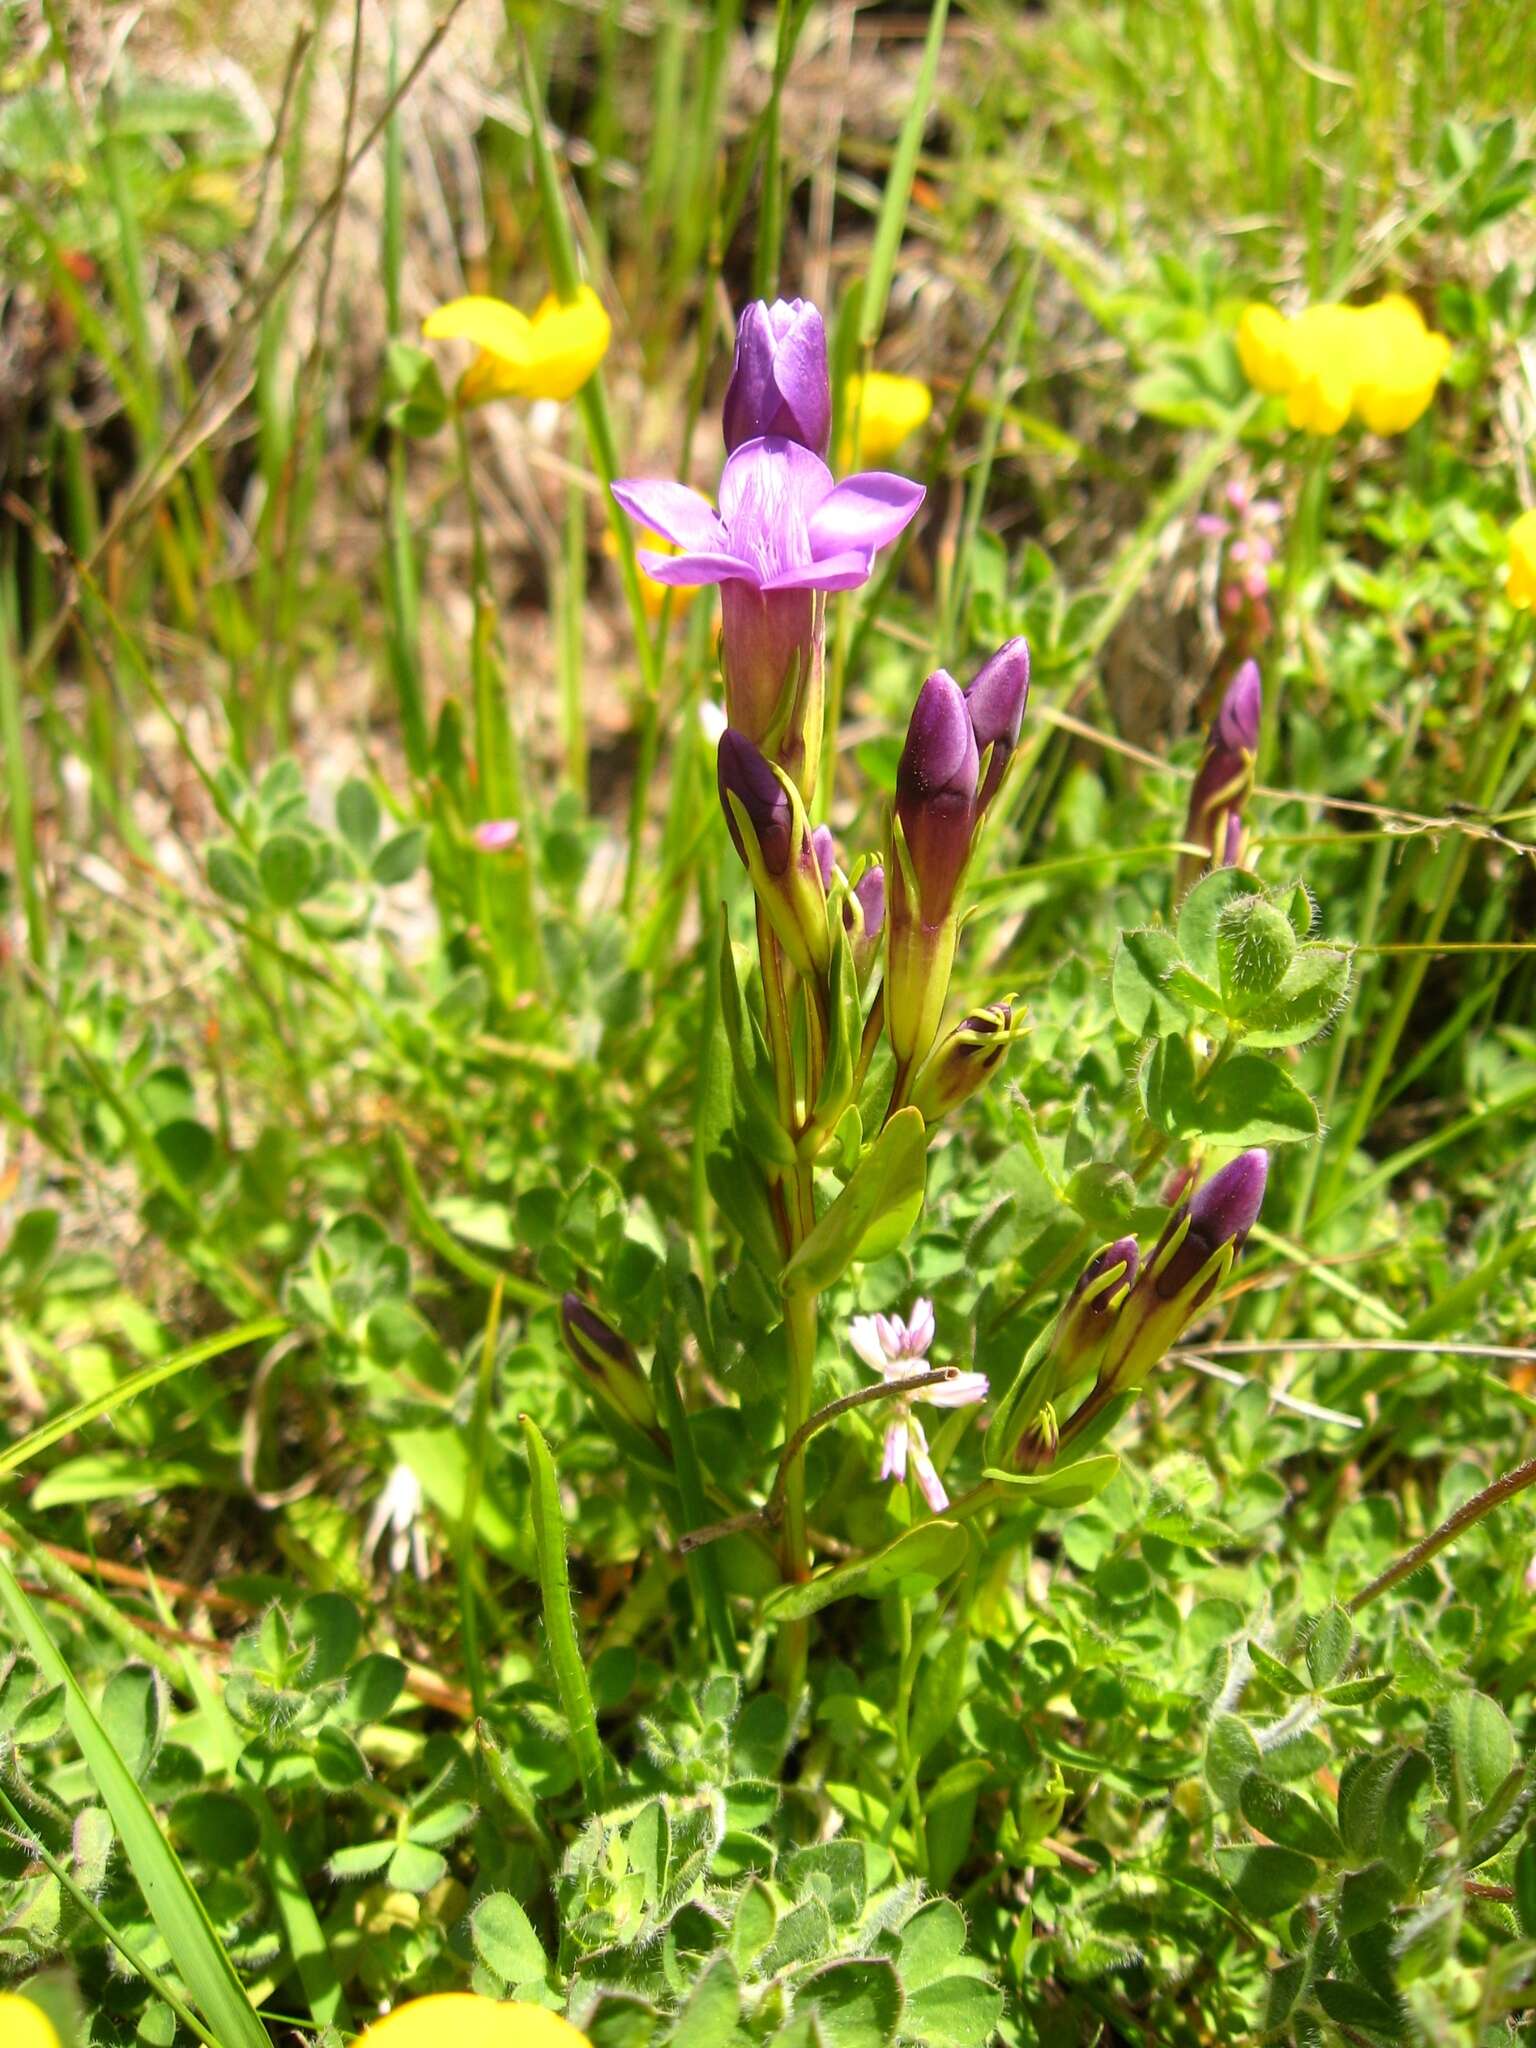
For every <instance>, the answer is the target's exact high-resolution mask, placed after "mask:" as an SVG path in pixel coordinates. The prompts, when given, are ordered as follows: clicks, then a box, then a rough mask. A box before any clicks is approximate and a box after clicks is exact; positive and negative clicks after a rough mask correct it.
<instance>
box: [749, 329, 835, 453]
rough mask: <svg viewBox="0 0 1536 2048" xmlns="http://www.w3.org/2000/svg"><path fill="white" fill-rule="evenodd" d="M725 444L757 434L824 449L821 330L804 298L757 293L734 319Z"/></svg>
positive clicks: (827, 398)
mask: <svg viewBox="0 0 1536 2048" xmlns="http://www.w3.org/2000/svg"><path fill="white" fill-rule="evenodd" d="M723 424H724V429H725V445H726V449H727V451H730V450H733V449H736V448H739V447H740V446H741V444H742V442H743V441H755V440H756V439H757V438H758V437H759V436H760V435H763V434H779V435H782V436H783V438H784V439H785V440H787V441H798V442H799V443H800V446H801V447H802V448H809V449H810V451H811V453H812V454H813V455H825V454H826V452H827V436H828V434H829V433H830V432H831V428H832V385H831V380H830V378H829V376H828V374H827V330H826V328H825V326H824V325H823V324H822V318H821V314H820V313H819V312H818V311H817V309H816V308H815V307H814V306H813V305H812V304H811V303H810V301H809V300H807V299H788V300H786V299H775V301H774V302H773V304H772V305H771V306H770V305H766V304H765V303H764V302H763V300H761V299H758V300H755V301H754V302H753V304H752V305H750V306H748V307H747V309H746V311H745V312H744V313H743V314H742V316H741V319H740V320H739V321H738V322H737V326H736V359H735V361H734V362H733V363H732V365H731V381H730V383H729V384H728V385H727V386H726V391H725V418H724V422H723Z"/></svg>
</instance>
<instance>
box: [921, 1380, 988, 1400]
mask: <svg viewBox="0 0 1536 2048" xmlns="http://www.w3.org/2000/svg"><path fill="white" fill-rule="evenodd" d="M986 1398H987V1376H986V1374H985V1373H984V1372H963V1373H961V1375H960V1377H959V1379H957V1380H946V1382H945V1383H944V1385H943V1386H942V1387H929V1388H927V1389H926V1390H925V1391H924V1392H923V1393H921V1394H919V1396H918V1399H919V1400H920V1401H931V1402H932V1403H933V1405H934V1407H935V1408H969V1407H971V1406H972V1405H973V1403H975V1402H977V1401H985V1399H986Z"/></svg>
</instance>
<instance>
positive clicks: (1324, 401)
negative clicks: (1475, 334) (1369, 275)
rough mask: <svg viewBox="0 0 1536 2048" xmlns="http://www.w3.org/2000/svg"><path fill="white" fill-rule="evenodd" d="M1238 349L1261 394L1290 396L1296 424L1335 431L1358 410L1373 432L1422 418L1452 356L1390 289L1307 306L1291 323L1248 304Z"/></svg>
mask: <svg viewBox="0 0 1536 2048" xmlns="http://www.w3.org/2000/svg"><path fill="white" fill-rule="evenodd" d="M1236 339H1237V354H1238V360H1239V361H1240V362H1241V364H1242V366H1243V375H1244V376H1245V377H1246V378H1247V379H1248V382H1249V383H1250V384H1251V385H1252V386H1253V388H1254V389H1255V390H1256V391H1264V392H1269V393H1272V394H1276V395H1279V396H1282V397H1284V398H1285V399H1286V401H1287V404H1286V412H1287V416H1288V418H1289V419H1290V422H1291V425H1292V426H1293V427H1301V428H1303V429H1304V430H1305V431H1306V432H1307V433H1309V434H1336V433H1337V432H1338V431H1339V429H1340V427H1342V426H1343V425H1344V423H1345V421H1346V420H1347V419H1348V418H1349V417H1350V415H1351V414H1353V415H1354V416H1355V417H1356V418H1357V419H1358V420H1359V421H1360V422H1361V424H1362V425H1363V426H1365V427H1367V428H1369V430H1370V431H1371V432H1372V433H1373V434H1400V433H1402V432H1403V431H1404V430H1405V429H1406V428H1408V427H1411V426H1412V425H1413V423H1414V421H1415V420H1417V419H1419V418H1420V417H1421V416H1422V415H1423V413H1424V411H1425V409H1426V408H1427V407H1428V405H1429V402H1430V400H1431V399H1432V398H1433V397H1434V395H1435V388H1436V386H1437V385H1438V384H1439V382H1440V379H1441V376H1442V375H1443V374H1444V371H1445V366H1446V364H1447V363H1448V362H1449V361H1450V356H1451V344H1450V342H1449V341H1447V339H1446V337H1445V336H1444V335H1443V334H1432V333H1431V332H1430V331H1429V329H1428V328H1427V327H1426V326H1425V325H1424V318H1423V315H1422V314H1421V313H1420V311H1419V309H1418V307H1417V306H1416V305H1415V304H1414V303H1413V301H1412V300H1411V299H1405V298H1403V297H1402V296H1401V294H1399V293H1396V292H1389V293H1388V294H1387V296H1386V297H1385V298H1382V299H1377V300H1376V301H1375V303H1374V304H1372V305H1369V306H1330V305H1323V306H1308V307H1307V308H1306V309H1305V311H1304V312H1301V313H1298V314H1297V316H1296V318H1295V319H1294V320H1287V319H1285V318H1284V316H1283V315H1282V314H1280V313H1278V312H1276V310H1275V308H1274V307H1273V306H1266V305H1263V304H1259V303H1254V304H1252V305H1248V306H1245V307H1244V308H1243V311H1242V313H1241V315H1240V316H1239V319H1238V323H1237V336H1236Z"/></svg>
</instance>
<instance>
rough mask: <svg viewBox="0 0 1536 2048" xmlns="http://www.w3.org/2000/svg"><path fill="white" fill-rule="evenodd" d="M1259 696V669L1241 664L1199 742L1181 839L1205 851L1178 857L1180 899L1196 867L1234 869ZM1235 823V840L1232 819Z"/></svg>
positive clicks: (1249, 778)
mask: <svg viewBox="0 0 1536 2048" xmlns="http://www.w3.org/2000/svg"><path fill="white" fill-rule="evenodd" d="M1263 708H1264V691H1263V686H1262V684H1261V683H1260V681H1259V665H1258V663H1257V662H1256V661H1245V662H1244V663H1243V665H1242V667H1241V668H1240V669H1239V670H1238V672H1237V674H1236V675H1235V676H1234V677H1233V678H1232V681H1231V684H1230V685H1229V686H1228V689H1227V693H1226V695H1225V696H1224V697H1223V698H1222V700H1221V709H1220V710H1219V711H1218V712H1217V714H1216V722H1215V724H1214V725H1213V726H1212V727H1211V731H1210V737H1209V738H1208V739H1207V741H1206V743H1205V756H1204V759H1203V760H1202V761H1201V763H1200V766H1199V768H1198V769H1197V770H1196V773H1195V780H1194V783H1193V786H1192V787H1191V789H1190V792H1189V812H1188V815H1187V817H1186V819H1185V824H1184V837H1185V838H1186V839H1187V840H1188V841H1189V843H1190V844H1191V845H1192V846H1200V847H1203V848H1204V849H1205V856H1206V857H1205V860H1204V861H1203V862H1202V861H1201V860H1200V858H1199V856H1198V855H1195V854H1185V855H1182V856H1181V857H1180V861H1179V870H1178V876H1177V879H1176V883H1175V889H1176V893H1177V894H1179V895H1182V894H1183V893H1184V891H1185V889H1187V888H1188V886H1189V884H1190V883H1191V882H1192V881H1193V880H1194V879H1195V877H1196V876H1197V875H1198V874H1199V872H1200V870H1201V868H1202V866H1211V865H1221V866H1225V867H1233V866H1235V865H1236V861H1235V860H1234V859H1231V858H1229V854H1231V853H1233V852H1234V851H1235V850H1240V848H1241V845H1242V837H1241V825H1242V815H1243V805H1244V804H1245V803H1246V801H1247V798H1248V792H1249V791H1250V790H1251V789H1252V787H1253V765H1254V755H1255V752H1256V750H1257V748H1258V744H1259V726H1260V721H1261V718H1262V715H1263ZM1234 819H1235V820H1236V821H1237V823H1238V831H1237V833H1236V835H1234V833H1233V829H1232V826H1233V820H1234Z"/></svg>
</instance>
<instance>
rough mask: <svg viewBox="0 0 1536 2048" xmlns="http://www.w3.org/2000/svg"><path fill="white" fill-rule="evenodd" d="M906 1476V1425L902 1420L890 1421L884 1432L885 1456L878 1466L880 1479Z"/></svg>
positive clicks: (903, 1477)
mask: <svg viewBox="0 0 1536 2048" xmlns="http://www.w3.org/2000/svg"><path fill="white" fill-rule="evenodd" d="M906 1476H907V1425H906V1424H905V1423H904V1422H893V1423H890V1424H889V1425H888V1426H887V1428H886V1432H885V1457H884V1460H883V1462H882V1464H881V1466H880V1477H881V1478H882V1479H905V1478H906Z"/></svg>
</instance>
